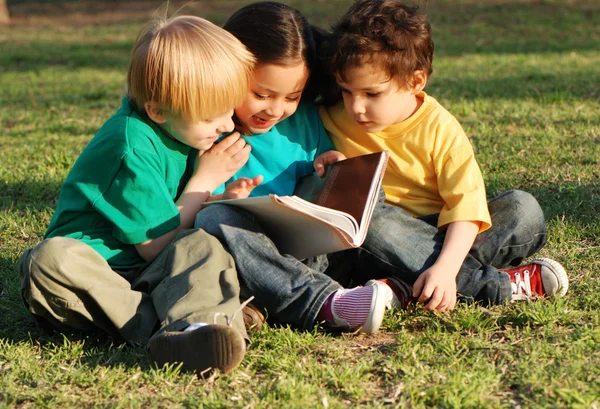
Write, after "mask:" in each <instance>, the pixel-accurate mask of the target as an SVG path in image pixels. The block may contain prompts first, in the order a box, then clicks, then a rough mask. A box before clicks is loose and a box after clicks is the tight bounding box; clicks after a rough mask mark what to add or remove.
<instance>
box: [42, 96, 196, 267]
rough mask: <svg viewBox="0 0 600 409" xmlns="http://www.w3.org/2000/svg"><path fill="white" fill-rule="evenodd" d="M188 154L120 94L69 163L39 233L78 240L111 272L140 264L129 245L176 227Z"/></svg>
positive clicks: (135, 252)
mask: <svg viewBox="0 0 600 409" xmlns="http://www.w3.org/2000/svg"><path fill="white" fill-rule="evenodd" d="M189 152H190V147H189V146H186V145H184V144H182V143H181V142H179V141H176V140H174V139H171V138H170V137H168V136H166V135H165V134H164V133H163V132H162V131H161V130H160V129H159V128H158V127H157V126H156V124H154V123H153V122H152V121H151V120H149V119H148V118H147V117H145V116H140V115H138V113H137V112H136V110H135V109H133V107H132V106H131V105H130V103H129V100H128V99H127V98H123V102H122V105H121V108H120V109H119V110H118V112H117V113H116V114H115V115H113V116H112V117H111V118H109V119H108V120H107V121H106V122H105V123H104V125H103V126H102V128H100V130H99V131H98V133H97V134H96V135H95V136H94V138H92V140H91V141H90V143H89V144H88V145H87V146H86V147H85V149H84V150H83V152H81V155H80V156H79V158H77V160H76V161H75V164H74V165H73V168H72V169H71V170H70V172H69V174H68V176H67V178H66V180H65V182H64V184H63V186H62V188H61V191H60V195H59V198H58V205H57V208H56V212H55V213H54V216H53V217H52V220H51V222H50V226H49V227H48V230H47V231H46V234H45V237H47V238H49V237H55V236H63V237H70V238H74V239H77V240H80V241H82V242H84V243H86V244H88V245H89V246H91V247H92V248H93V249H94V250H96V251H97V252H98V253H100V255H101V256H102V257H104V258H105V259H106V260H107V261H108V263H109V265H110V266H111V267H112V268H113V269H116V270H119V269H130V268H135V267H139V266H141V265H143V264H144V263H145V261H144V260H143V259H142V258H141V257H140V256H139V254H138V253H137V251H136V249H135V246H134V245H135V244H137V243H141V242H144V241H146V240H149V239H153V238H156V237H159V236H161V235H163V234H165V233H167V232H169V231H171V230H173V229H174V228H176V227H177V226H179V209H178V208H177V206H176V205H175V200H176V199H177V197H178V196H179V195H180V194H181V191H182V190H183V188H184V187H185V184H186V182H187V181H186V178H185V176H184V174H185V168H186V162H187V156H188V154H189Z"/></svg>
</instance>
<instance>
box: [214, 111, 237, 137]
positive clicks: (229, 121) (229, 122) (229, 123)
mask: <svg viewBox="0 0 600 409" xmlns="http://www.w3.org/2000/svg"><path fill="white" fill-rule="evenodd" d="M234 128H235V124H234V123H233V110H232V111H231V114H227V115H225V116H224V117H223V121H221V123H220V124H219V126H218V127H217V133H225V132H231V131H233V129H234Z"/></svg>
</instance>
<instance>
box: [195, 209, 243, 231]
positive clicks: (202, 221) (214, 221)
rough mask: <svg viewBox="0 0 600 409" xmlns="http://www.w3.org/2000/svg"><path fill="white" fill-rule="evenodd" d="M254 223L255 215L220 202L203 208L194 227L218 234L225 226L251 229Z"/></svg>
mask: <svg viewBox="0 0 600 409" xmlns="http://www.w3.org/2000/svg"><path fill="white" fill-rule="evenodd" d="M254 223H255V219H254V216H252V215H251V214H250V213H248V212H247V211H245V210H244V209H241V208H238V207H235V206H227V205H222V204H218V205H211V206H207V207H206V208H205V209H202V210H201V211H200V212H199V213H198V214H197V215H196V221H195V222H194V227H196V228H200V229H203V230H205V231H207V232H208V233H209V234H212V235H217V236H218V235H219V232H220V231H221V230H222V228H223V226H234V227H240V228H244V229H249V228H251V226H252V225H253V224H254Z"/></svg>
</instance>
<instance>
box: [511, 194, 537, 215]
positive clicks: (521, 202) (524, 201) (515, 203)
mask: <svg viewBox="0 0 600 409" xmlns="http://www.w3.org/2000/svg"><path fill="white" fill-rule="evenodd" d="M507 198H508V199H509V202H510V204H511V207H512V208H513V211H515V212H516V213H517V214H519V215H520V216H523V217H529V218H531V217H538V218H542V219H543V217H544V212H543V211H542V208H541V207H540V204H539V202H538V201H537V199H536V198H535V197H533V195H532V194H531V193H528V192H524V191H522V190H511V191H509V192H507Z"/></svg>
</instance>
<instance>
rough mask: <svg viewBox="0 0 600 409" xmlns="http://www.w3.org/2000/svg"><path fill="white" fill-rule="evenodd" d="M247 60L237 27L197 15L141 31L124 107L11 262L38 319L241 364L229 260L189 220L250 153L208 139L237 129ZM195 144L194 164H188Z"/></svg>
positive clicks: (215, 363) (168, 353)
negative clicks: (40, 230) (46, 220)
mask: <svg viewBox="0 0 600 409" xmlns="http://www.w3.org/2000/svg"><path fill="white" fill-rule="evenodd" d="M253 64H254V57H253V56H252V55H251V54H250V53H249V52H248V51H247V50H246V48H245V47H244V46H243V45H242V44H241V43H240V42H239V41H238V40H237V39H235V37H233V36H232V35H230V34H229V33H227V32H226V31H224V30H222V29H221V28H219V27H217V26H215V25H214V24H212V23H210V22H208V21H206V20H204V19H201V18H198V17H192V16H179V17H175V18H171V19H158V20H155V21H153V22H152V23H150V24H149V25H148V26H147V27H145V28H144V29H143V30H142V32H141V33H140V35H139V37H138V39H137V41H136V42H135V44H134V47H133V51H132V55H131V60H130V63H129V69H128V73H127V87H126V96H125V97H124V98H123V100H122V105H121V108H120V109H119V110H118V112H117V113H116V114H114V115H113V116H112V117H111V118H109V119H108V120H107V121H106V122H105V124H104V125H103V126H102V127H101V129H100V130H99V131H98V133H97V134H96V135H95V136H94V138H93V139H92V140H91V141H90V143H89V144H88V145H87V147H86V148H85V149H84V150H83V152H82V153H81V155H80V156H79V158H78V159H77V161H76V162H75V164H74V166H73V168H72V169H71V171H70V172H69V175H68V176H67V179H66V180H65V182H64V185H63V187H62V189H61V192H60V197H59V200H58V205H57V209H56V212H55V214H54V216H53V218H52V220H51V222H50V226H49V227H48V230H47V231H46V234H45V236H44V240H43V241H42V243H40V244H39V245H38V246H37V247H35V248H33V249H30V250H27V251H26V252H25V253H24V255H23V256H22V258H21V260H20V262H19V270H20V274H21V292H22V296H23V300H24V302H25V304H26V306H27V308H28V309H29V311H30V312H31V313H32V314H33V315H34V317H35V318H36V320H37V321H38V322H39V323H41V324H42V325H43V326H44V327H46V328H49V329H52V330H58V331H61V332H72V331H84V332H87V331H95V330H101V331H104V332H106V333H108V334H110V335H112V336H113V337H115V338H116V339H122V340H124V341H126V342H129V343H134V344H147V345H148V348H149V353H150V357H151V359H152V360H153V361H155V362H156V363H158V364H159V365H162V364H164V363H176V362H181V363H183V368H184V369H186V370H195V371H197V372H199V373H201V374H205V373H207V372H208V371H210V370H213V369H219V370H221V371H225V372H226V371H229V370H231V369H233V368H234V367H236V366H237V365H238V364H239V363H240V361H241V360H242V358H243V356H244V354H245V350H246V341H245V338H246V332H245V328H244V323H243V319H242V314H236V312H237V311H238V310H239V309H240V302H239V284H238V281H237V273H236V270H235V267H234V263H233V261H232V258H231V257H230V255H229V254H228V253H227V252H226V251H225V250H224V249H223V247H222V246H221V244H220V243H219V241H218V240H216V239H214V238H213V237H211V236H209V235H208V234H206V233H205V232H203V231H202V230H199V229H192V225H193V221H194V218H195V216H196V214H197V213H198V211H200V210H201V207H202V204H203V202H205V201H206V200H207V199H208V197H209V196H210V194H211V192H212V191H213V190H214V189H215V188H216V187H218V186H220V185H221V184H222V183H223V182H225V181H226V180H228V179H229V178H230V177H231V176H232V175H233V174H234V173H235V172H236V171H237V169H238V168H239V167H240V166H242V165H243V164H244V163H245V161H246V160H247V158H248V154H249V147H247V146H245V142H244V141H243V140H242V139H239V135H237V134H234V135H232V136H230V137H229V138H226V139H225V140H223V141H222V142H221V143H219V144H218V145H215V146H214V147H213V143H214V142H215V140H216V139H217V137H218V136H219V135H220V134H221V133H223V132H229V131H232V130H233V127H234V125H233V122H232V119H231V116H232V113H233V108H234V106H236V105H238V104H239V103H241V102H242V100H243V99H244V97H245V95H246V92H247V88H248V81H249V78H250V75H251V72H252V69H253ZM192 148H195V149H197V150H198V152H199V153H198V155H199V160H198V161H197V163H198V164H197V166H195V167H194V168H193V169H188V170H187V171H186V166H187V163H188V154H189V153H190V152H191V149H192ZM232 189H233V188H232ZM227 195H231V196H239V192H236V193H235V194H232V193H231V192H230V191H226V192H225V196H227Z"/></svg>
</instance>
